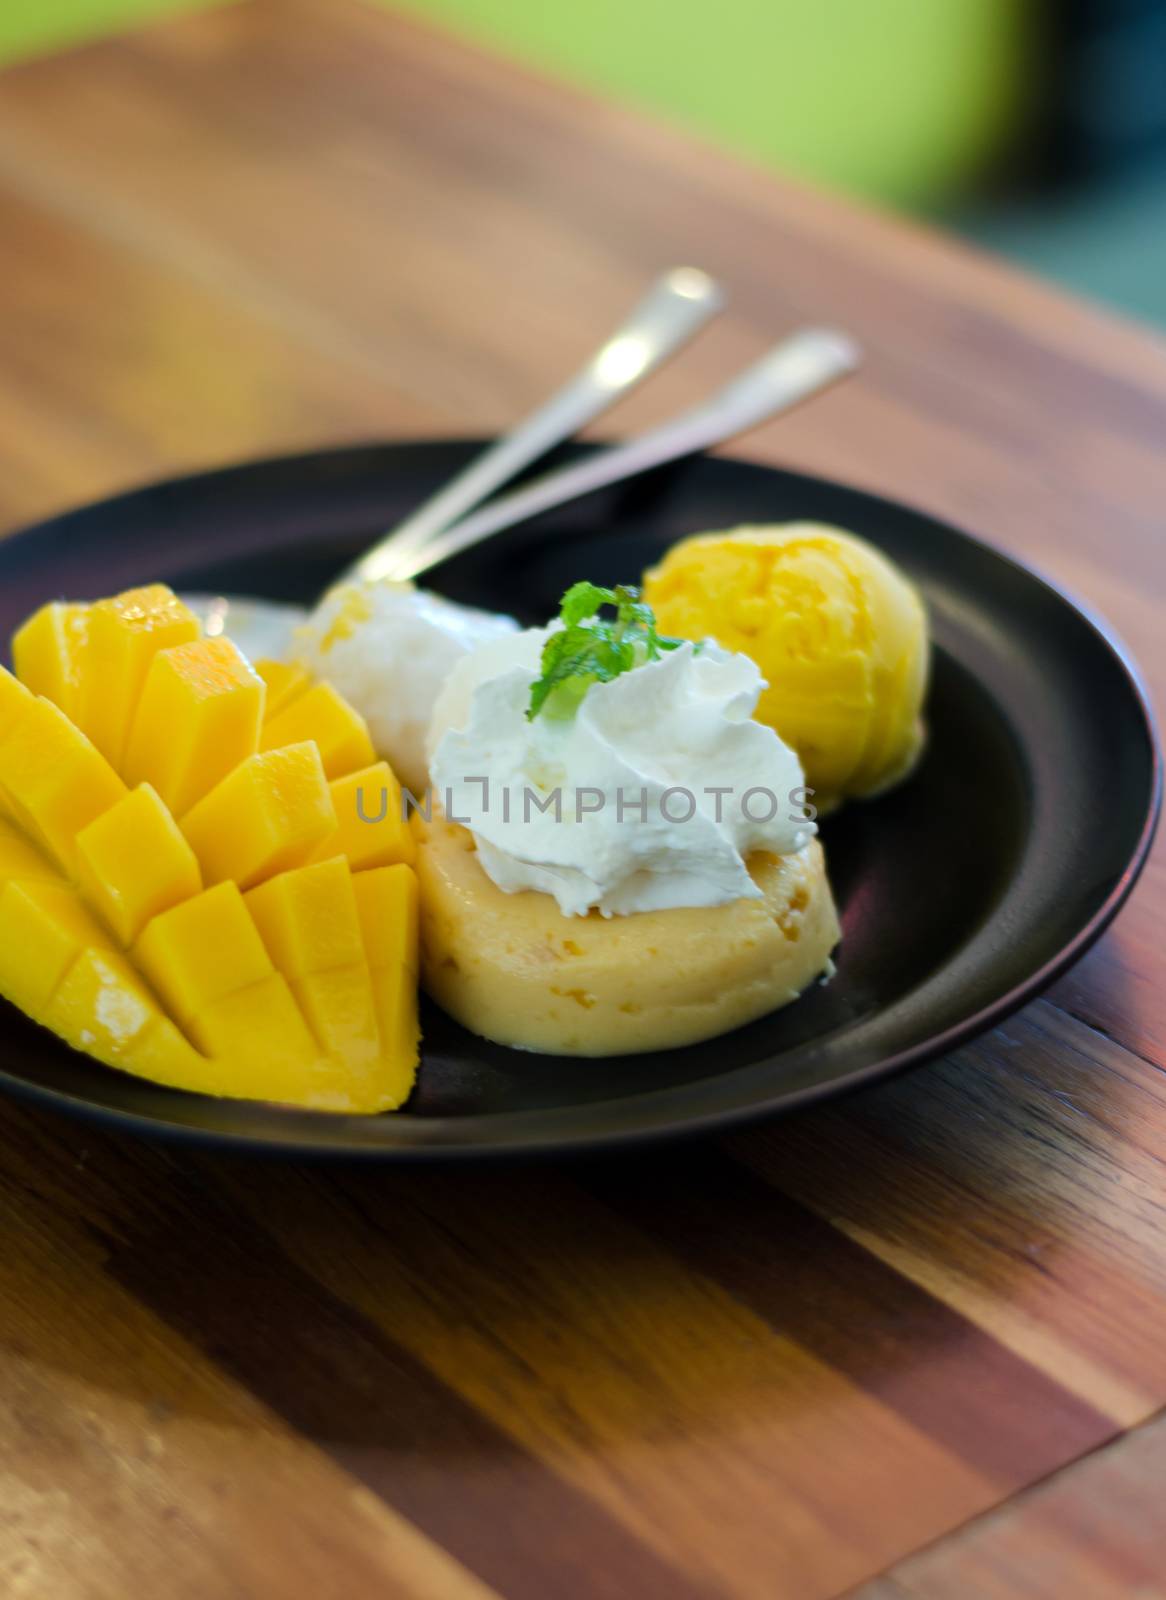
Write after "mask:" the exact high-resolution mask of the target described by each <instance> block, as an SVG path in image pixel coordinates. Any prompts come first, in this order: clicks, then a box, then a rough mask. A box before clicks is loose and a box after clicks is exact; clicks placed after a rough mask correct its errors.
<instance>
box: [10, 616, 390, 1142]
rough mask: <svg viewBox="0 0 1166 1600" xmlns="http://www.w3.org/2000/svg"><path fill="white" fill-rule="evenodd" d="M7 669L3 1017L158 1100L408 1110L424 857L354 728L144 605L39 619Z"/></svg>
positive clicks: (281, 670)
mask: <svg viewBox="0 0 1166 1600" xmlns="http://www.w3.org/2000/svg"><path fill="white" fill-rule="evenodd" d="M13 661H14V665H15V668H16V675H15V676H14V675H13V674H12V673H9V672H7V671H5V670H4V669H3V668H0V994H3V996H4V997H5V998H7V999H8V1000H10V1001H12V1002H13V1003H14V1004H15V1005H17V1006H19V1007H20V1008H21V1009H22V1010H23V1011H24V1012H26V1013H27V1015H28V1016H30V1017H31V1018H33V1019H34V1020H35V1021H37V1022H39V1023H41V1024H43V1025H44V1026H45V1027H48V1028H50V1029H52V1030H53V1031H54V1032H55V1033H57V1034H58V1035H59V1036H60V1037H61V1038H62V1039H64V1040H65V1041H66V1042H67V1043H68V1044H70V1045H72V1046H73V1047H74V1048H75V1049H78V1050H82V1051H85V1052H86V1053H88V1054H89V1055H91V1056H93V1057H95V1058H96V1059H97V1060H98V1061H101V1062H103V1063H104V1064H105V1065H107V1066H111V1067H117V1068H120V1069H121V1070H123V1071H126V1072H130V1073H134V1074H136V1075H138V1076H140V1077H144V1078H149V1079H151V1080H153V1081H154V1082H157V1083H160V1084H165V1085H168V1086H170V1087H172V1088H176V1089H186V1090H192V1091H196V1092H199V1093H202V1094H213V1095H224V1096H231V1097H235V1098H243V1099H257V1100H269V1101H278V1102H281V1103H284V1104H287V1105H294V1106H300V1107H305V1108H309V1109H314V1110H326V1111H346V1112H365V1113H369V1112H378V1111H385V1110H392V1109H396V1108H397V1107H399V1106H401V1105H402V1104H403V1103H404V1101H405V1100H406V1099H407V1098H408V1095H409V1093H410V1090H411V1089H412V1086H413V1081H414V1078H415V1075H416V1069H417V1061H418V1038H419V1034H418V1025H417V978H418V957H417V944H418V894H417V881H416V877H415V873H414V868H413V862H414V859H415V845H414V841H413V837H412V835H411V833H410V831H409V829H408V827H407V826H406V825H405V823H404V820H403V818H402V815H401V809H400V802H401V796H400V786H399V784H398V783H397V780H396V778H395V776H394V774H393V773H392V771H391V769H390V768H389V767H388V765H387V764H386V763H384V762H380V763H378V762H377V761H376V758H375V752H374V751H373V748H372V744H371V741H370V739H369V736H368V730H367V728H366V727H365V724H364V722H363V719H362V718H361V717H360V716H359V714H358V713H357V712H356V711H354V710H353V708H352V707H351V706H350V705H348V703H347V702H346V701H345V700H343V698H342V697H341V696H340V695H339V694H338V693H337V692H336V691H335V690H334V689H333V688H332V687H331V686H330V685H328V684H325V683H319V682H316V681H315V680H313V679H312V678H311V677H310V675H309V674H308V673H306V672H304V671H302V670H299V669H290V668H286V667H283V666H281V665H280V664H278V663H259V664H257V666H256V667H253V666H252V665H251V664H250V663H249V662H248V661H247V660H246V658H245V657H244V656H243V655H242V654H241V653H240V652H239V650H238V649H237V648H236V647H235V645H233V644H232V643H230V641H228V640H227V639H224V638H214V639H210V638H202V637H200V631H199V624H198V621H197V619H196V618H195V617H194V616H193V614H192V613H191V612H190V611H189V610H188V609H187V607H186V606H185V605H183V603H182V602H181V601H180V600H179V599H178V598H177V597H176V596H175V595H174V594H172V593H171V591H170V590H169V589H167V588H166V587H165V586H164V585H161V584H152V585H149V586H148V587H146V588H142V589H136V590H131V591H129V592H127V593H126V594H122V595H118V596H116V597H114V598H112V599H109V600H102V601H98V602H97V603H95V604H93V605H90V606H82V605H66V604H62V603H53V604H51V605H47V606H45V607H42V609H41V610H40V611H38V612H37V613H36V615H35V616H34V617H32V618H30V619H29V621H28V622H27V623H25V625H24V626H23V627H22V628H21V629H20V631H19V632H18V633H17V635H16V636H15V638H14V640H13ZM366 817H367V818H368V819H369V820H368V821H366V820H364V819H365V818H366Z"/></svg>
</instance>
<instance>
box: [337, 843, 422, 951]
mask: <svg viewBox="0 0 1166 1600" xmlns="http://www.w3.org/2000/svg"><path fill="white" fill-rule="evenodd" d="M352 888H353V892H354V893H355V895H356V912H357V915H358V916H359V918H360V931H361V935H362V938H363V942H364V953H365V957H366V959H367V961H368V964H369V966H370V967H371V968H372V969H373V971H374V972H375V971H377V970H379V969H383V968H384V967H392V966H401V967H404V968H405V970H406V971H407V972H416V971H417V970H418V968H419V967H420V964H421V949H420V943H421V941H420V910H421V905H420V894H419V891H418V888H417V875H416V873H415V872H413V871H412V870H411V869H410V868H409V867H406V866H395V867H377V868H376V869H375V870H374V871H372V872H356V873H354V874H353V877H352Z"/></svg>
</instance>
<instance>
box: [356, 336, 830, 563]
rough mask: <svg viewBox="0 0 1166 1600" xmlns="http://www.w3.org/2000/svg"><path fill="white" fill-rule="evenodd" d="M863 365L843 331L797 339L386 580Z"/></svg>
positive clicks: (713, 439)
mask: <svg viewBox="0 0 1166 1600" xmlns="http://www.w3.org/2000/svg"><path fill="white" fill-rule="evenodd" d="M859 360H860V353H859V349H858V346H857V345H856V344H855V343H854V341H853V340H852V339H850V338H848V337H847V335H846V334H844V333H837V332H835V331H834V330H832V329H829V328H808V329H806V330H805V331H803V332H801V333H796V334H794V336H793V337H792V338H791V339H786V340H785V341H783V343H781V344H779V345H777V346H776V348H774V349H773V350H771V351H770V352H769V354H768V355H767V356H764V357H762V359H761V360H760V361H758V362H757V363H756V364H755V365H754V366H752V367H748V368H746V370H745V371H744V372H743V373H742V374H741V375H740V376H739V377H737V378H734V379H733V381H732V382H731V383H729V384H727V385H726V386H725V388H723V389H722V390H720V391H719V393H717V394H715V395H714V396H713V397H712V399H711V400H707V401H705V402H703V404H701V405H698V406H695V407H693V409H691V410H689V411H685V412H682V414H681V415H680V416H679V417H675V418H674V419H673V420H672V421H671V422H665V423H662V424H661V425H660V426H659V427H658V428H654V429H652V430H651V431H650V432H648V433H645V434H642V435H641V436H640V437H639V438H638V439H632V440H630V441H629V442H628V443H627V444H623V445H615V446H613V447H612V448H611V449H609V450H604V451H601V452H600V453H598V454H596V455H592V456H588V457H587V459H586V460H584V461H580V462H579V463H577V464H576V465H574V466H570V467H564V468H563V469H562V470H561V471H559V472H552V473H548V474H547V476H546V477H544V478H539V479H538V480H537V481H536V482H535V483H532V484H529V485H528V486H527V487H526V488H524V489H518V490H516V491H515V492H514V493H513V494H508V495H505V496H503V498H502V499H500V500H496V501H494V503H493V504H492V505H489V506H485V507H483V508H482V510H480V511H478V512H477V513H475V514H474V515H473V516H469V517H467V518H466V519H465V520H464V521H463V522H459V523H458V524H457V526H456V527H453V528H450V529H449V531H448V532H446V533H444V534H441V535H440V536H439V537H437V538H434V539H430V540H428V541H427V542H426V543H425V544H424V545H423V546H419V547H416V548H413V549H406V550H403V551H401V552H400V553H399V560H398V561H397V562H395V563H393V564H392V566H391V567H390V568H389V569H388V570H386V571H385V572H383V573H382V574H381V575H382V576H388V577H393V578H398V579H405V578H416V577H418V576H419V575H420V574H421V573H422V572H426V571H428V570H429V568H430V567H435V566H436V565H437V564H438V562H440V561H444V560H446V559H447V558H448V557H449V556H452V555H456V554H457V553H458V552H459V551H462V550H467V549H469V547H470V546H471V545H475V544H480V543H481V541H482V540H483V539H488V538H489V537H490V536H491V535H492V534H495V533H499V532H501V531H502V529H503V528H509V527H513V526H514V524H515V523H518V522H525V521H526V520H527V519H528V518H529V517H534V516H537V515H538V514H539V513H540V512H543V511H550V510H551V509H552V508H553V507H554V506H560V505H563V504H564V503H565V502H566V501H568V500H575V499H577V498H578V497H579V496H580V495H584V494H589V493H590V492H591V491H592V490H594V489H602V488H606V487H607V486H608V485H609V484H613V483H619V482H620V481H621V480H622V479H624V478H632V477H635V476H636V474H637V473H641V472H647V471H648V470H649V469H650V468H652V467H658V466H662V465H663V464H664V463H665V462H666V461H676V460H678V459H679V458H680V457H681V456H686V455H692V454H694V453H695V452H696V451H698V450H708V449H711V448H712V446H713V445H717V444H723V443H724V442H725V441H726V440H727V439H732V438H734V437H735V436H736V435H737V434H740V433H746V432H747V431H748V430H749V429H750V428H755V427H757V426H758V425H759V424H760V423H762V422H765V421H766V420H767V419H768V418H770V417H773V416H776V415H777V414H778V413H779V412H782V411H788V410H790V409H791V408H792V407H793V406H796V405H799V404H800V403H801V402H802V401H803V400H808V399H809V398H810V397H811V396H812V395H815V394H817V393H818V392H819V391H820V390H822V389H825V388H826V387H828V386H829V385H830V384H832V383H837V382H838V380H839V379H840V378H845V377H846V376H847V375H848V374H850V373H851V372H853V371H855V369H856V368H857V367H858V365H859Z"/></svg>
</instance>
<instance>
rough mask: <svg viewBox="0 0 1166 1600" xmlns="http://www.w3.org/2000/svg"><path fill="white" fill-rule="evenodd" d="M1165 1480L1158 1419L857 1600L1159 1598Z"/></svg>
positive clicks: (1164, 1552) (1164, 1437)
mask: <svg viewBox="0 0 1166 1600" xmlns="http://www.w3.org/2000/svg"><path fill="white" fill-rule="evenodd" d="M1164 1473H1166V1417H1163V1416H1159V1417H1156V1418H1155V1419H1154V1420H1153V1421H1152V1422H1149V1423H1147V1424H1146V1426H1145V1427H1143V1428H1138V1429H1136V1430H1135V1431H1134V1432H1132V1433H1130V1434H1127V1435H1126V1436H1125V1437H1124V1438H1123V1439H1120V1440H1118V1441H1117V1442H1115V1443H1114V1444H1112V1445H1110V1446H1109V1447H1108V1448H1107V1449H1105V1450H1099V1451H1097V1453H1096V1454H1095V1455H1091V1456H1089V1457H1088V1458H1087V1459H1086V1460H1084V1461H1081V1462H1079V1463H1077V1464H1076V1465H1075V1466H1072V1467H1067V1468H1066V1469H1065V1470H1064V1471H1063V1472H1061V1473H1058V1474H1057V1475H1056V1477H1054V1478H1052V1479H1050V1480H1049V1481H1048V1482H1046V1483H1043V1484H1041V1485H1040V1486H1039V1487H1038V1488H1035V1489H1032V1490H1030V1491H1029V1492H1028V1493H1027V1494H1022V1495H1017V1497H1016V1498H1015V1500H1013V1501H1011V1502H1010V1503H1009V1504H1008V1505H1007V1506H1004V1507H1001V1509H1000V1510H999V1511H996V1512H993V1513H992V1514H991V1515H989V1516H986V1517H983V1518H981V1519H979V1520H978V1521H976V1522H973V1523H971V1524H970V1525H969V1526H968V1527H967V1528H965V1529H963V1530H962V1531H961V1532H960V1533H959V1534H958V1535H956V1536H955V1537H954V1538H953V1539H951V1540H948V1541H946V1542H945V1543H944V1544H942V1545H940V1546H938V1547H937V1548H935V1549H934V1550H927V1551H923V1552H922V1553H921V1554H919V1555H917V1556H913V1557H911V1558H910V1559H908V1560H907V1561H905V1562H903V1563H902V1565H901V1566H898V1567H896V1568H895V1570H894V1571H893V1572H892V1573H889V1574H888V1575H887V1576H886V1577H885V1578H882V1579H876V1580H875V1582H874V1583H871V1584H866V1585H864V1586H863V1587H862V1588H861V1589H860V1590H858V1591H857V1592H856V1593H855V1595H854V1596H853V1600H965V1597H966V1596H967V1595H976V1596H977V1597H978V1600H1063V1597H1064V1596H1066V1595H1078V1594H1079V1595H1088V1596H1089V1600H1131V1597H1132V1600H1161V1597H1162V1596H1163V1595H1166V1578H1164V1577H1163V1574H1164V1573H1166V1522H1164V1520H1163V1517H1162V1497H1161V1488H1162V1480H1163V1474H1164Z"/></svg>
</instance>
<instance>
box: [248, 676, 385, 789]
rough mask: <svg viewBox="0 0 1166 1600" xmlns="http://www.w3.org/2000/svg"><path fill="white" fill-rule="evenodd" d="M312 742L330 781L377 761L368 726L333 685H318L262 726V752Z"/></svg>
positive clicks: (294, 699)
mask: <svg viewBox="0 0 1166 1600" xmlns="http://www.w3.org/2000/svg"><path fill="white" fill-rule="evenodd" d="M304 739H312V740H314V741H315V743H316V745H317V746H318V747H319V751H320V759H321V761H322V762H323V763H324V771H325V773H327V775H328V777H329V778H342V777H343V776H344V775H345V773H347V772H356V771H357V770H358V769H359V768H361V767H371V766H372V764H373V762H374V761H375V760H376V751H375V750H374V749H373V747H372V740H371V738H370V737H369V732H368V726H367V724H366V723H365V720H364V718H363V717H362V716H361V715H360V713H359V712H358V711H354V710H353V708H352V707H351V706H350V705H349V704H348V701H347V700H345V699H343V698H342V696H340V695H339V694H337V692H336V690H335V689H334V688H333V687H332V685H331V684H330V683H316V684H313V686H312V687H311V688H310V689H308V690H307V691H306V693H304V694H301V695H297V696H295V697H294V698H293V699H292V701H291V703H290V704H289V705H287V706H285V707H284V709H283V710H282V711H279V712H277V713H276V714H275V715H274V716H272V717H268V719H267V721H266V722H265V723H264V725H263V732H262V734H261V736H260V740H259V748H260V749H261V750H277V749H279V747H280V746H281V745H288V744H298V743H300V742H301V741H302V740H304Z"/></svg>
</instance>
